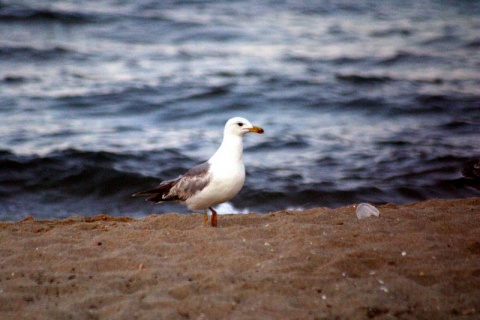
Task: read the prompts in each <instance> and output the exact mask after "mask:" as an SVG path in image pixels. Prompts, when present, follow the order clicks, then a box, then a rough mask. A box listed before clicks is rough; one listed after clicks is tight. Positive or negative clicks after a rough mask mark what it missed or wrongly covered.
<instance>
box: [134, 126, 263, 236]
mask: <svg viewBox="0 0 480 320" xmlns="http://www.w3.org/2000/svg"><path fill="white" fill-rule="evenodd" d="M249 132H255V133H263V129H262V128H260V127H257V126H253V125H252V124H251V123H250V121H248V120H247V119H245V118H241V117H235V118H232V119H230V120H228V121H227V123H226V124H225V129H224V130H223V141H222V144H221V145H220V148H218V150H217V151H216V152H215V154H214V155H213V156H212V157H211V158H210V159H209V160H208V161H207V162H204V163H202V164H199V165H197V166H195V167H193V168H192V169H190V170H188V171H187V172H186V173H185V174H184V175H181V176H179V177H178V178H176V179H173V180H168V181H163V182H162V183H160V185H159V186H158V187H156V188H155V189H151V190H146V191H140V192H137V193H135V194H133V197H142V196H148V198H147V201H152V202H155V203H162V202H164V201H175V202H180V203H182V204H184V205H186V206H187V208H188V209H190V210H203V212H204V215H203V218H204V221H205V224H207V223H208V216H207V210H206V209H207V208H208V209H210V211H211V212H212V219H211V225H212V227H216V226H217V212H216V211H215V210H213V208H212V206H214V205H217V204H219V203H222V202H226V201H229V200H230V199H232V198H233V197H234V196H235V195H237V193H238V192H239V191H240V189H242V187H243V183H244V182H245V166H244V164H243V139H242V138H243V136H244V135H245V134H246V133H249Z"/></svg>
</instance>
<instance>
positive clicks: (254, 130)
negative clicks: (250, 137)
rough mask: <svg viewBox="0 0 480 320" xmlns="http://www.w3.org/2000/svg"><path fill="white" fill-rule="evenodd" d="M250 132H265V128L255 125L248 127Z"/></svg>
mask: <svg viewBox="0 0 480 320" xmlns="http://www.w3.org/2000/svg"><path fill="white" fill-rule="evenodd" d="M248 130H249V131H250V132H255V133H263V129H262V128H260V127H257V126H253V127H252V128H250V129H248Z"/></svg>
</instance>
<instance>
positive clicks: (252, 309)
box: [0, 198, 480, 319]
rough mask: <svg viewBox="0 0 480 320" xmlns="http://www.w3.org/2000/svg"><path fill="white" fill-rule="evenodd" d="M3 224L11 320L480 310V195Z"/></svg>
mask: <svg viewBox="0 0 480 320" xmlns="http://www.w3.org/2000/svg"><path fill="white" fill-rule="evenodd" d="M378 208H379V210H380V213H381V215H380V217H370V218H367V219H364V220H358V219H357V217H356V215H355V206H354V205H351V206H347V207H342V208H339V209H329V208H315V209H310V210H306V211H280V212H274V213H264V214H246V215H222V216H220V217H219V221H218V223H219V227H218V228H211V227H205V226H204V225H203V218H202V216H201V215H200V214H175V213H172V214H163V215H150V216H147V217H146V218H143V219H131V218H115V217H111V216H108V215H98V216H94V217H71V218H68V219H65V220H48V221H36V220H34V219H28V218H27V219H25V220H23V221H20V222H2V223H0V315H1V318H2V319H335V318H336V319H391V318H398V319H478V318H479V317H480V304H479V301H480V198H470V199H462V200H429V201H425V202H419V203H415V204H409V205H394V204H387V205H383V206H379V207H378Z"/></svg>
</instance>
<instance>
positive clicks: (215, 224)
mask: <svg viewBox="0 0 480 320" xmlns="http://www.w3.org/2000/svg"><path fill="white" fill-rule="evenodd" d="M208 209H210V211H212V227H216V226H217V212H216V211H215V210H213V208H212V207H209V208H208Z"/></svg>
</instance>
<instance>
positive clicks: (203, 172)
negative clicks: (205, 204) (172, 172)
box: [166, 162, 212, 201]
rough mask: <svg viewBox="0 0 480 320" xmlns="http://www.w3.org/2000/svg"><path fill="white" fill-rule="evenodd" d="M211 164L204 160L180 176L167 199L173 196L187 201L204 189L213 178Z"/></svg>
mask: <svg viewBox="0 0 480 320" xmlns="http://www.w3.org/2000/svg"><path fill="white" fill-rule="evenodd" d="M209 169H210V164H209V163H208V162H204V163H202V164H199V165H198V166H195V167H193V168H192V169H190V170H188V171H187V173H185V174H184V175H183V176H181V177H180V178H178V180H177V181H176V183H175V185H173V186H172V188H171V189H170V191H169V192H168V194H167V195H166V199H168V198H170V197H172V198H177V199H178V200H182V201H185V200H187V199H188V198H190V197H192V196H194V195H195V194H196V193H197V192H200V191H202V190H203V189H204V188H205V187H206V186H207V185H208V184H209V183H210V180H211V178H212V177H211V174H210V173H209V172H208V170H209Z"/></svg>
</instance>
